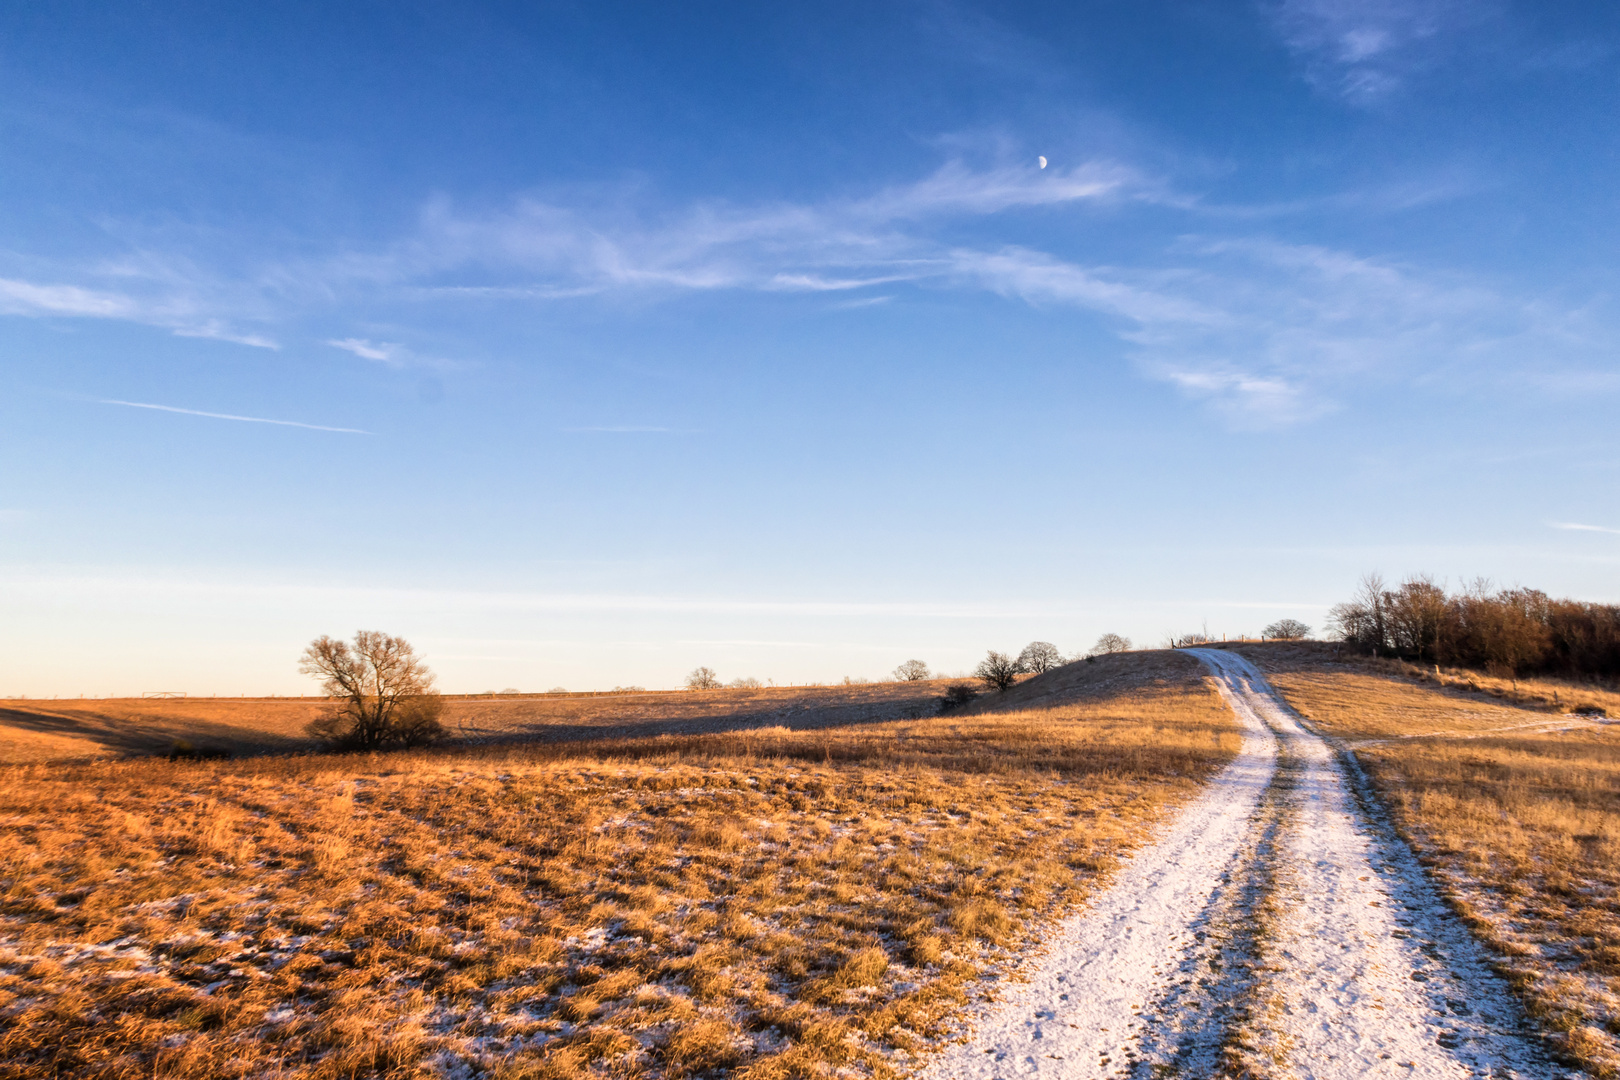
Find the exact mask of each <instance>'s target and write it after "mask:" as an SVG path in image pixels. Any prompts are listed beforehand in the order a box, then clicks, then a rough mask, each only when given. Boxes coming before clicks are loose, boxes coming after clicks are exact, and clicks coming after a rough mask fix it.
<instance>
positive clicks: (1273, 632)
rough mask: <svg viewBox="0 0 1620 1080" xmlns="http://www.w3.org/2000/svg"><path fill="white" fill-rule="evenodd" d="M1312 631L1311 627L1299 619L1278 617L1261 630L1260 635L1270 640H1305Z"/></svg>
mask: <svg viewBox="0 0 1620 1080" xmlns="http://www.w3.org/2000/svg"><path fill="white" fill-rule="evenodd" d="M1310 632H1311V628H1310V627H1308V626H1306V625H1305V624H1304V623H1302V622H1300V621H1299V620H1298V619H1278V620H1277V621H1276V622H1274V623H1272V624H1271V625H1270V626H1268V627H1266V628H1265V629H1264V630H1262V631H1260V636H1261V637H1263V638H1266V639H1268V640H1270V641H1303V640H1304V639H1305V638H1306V637H1307V636H1308V635H1309V634H1310Z"/></svg>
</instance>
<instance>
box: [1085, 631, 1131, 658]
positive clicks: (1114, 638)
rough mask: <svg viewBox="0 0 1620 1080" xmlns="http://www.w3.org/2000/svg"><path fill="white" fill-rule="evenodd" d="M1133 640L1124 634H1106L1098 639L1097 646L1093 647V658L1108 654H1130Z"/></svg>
mask: <svg viewBox="0 0 1620 1080" xmlns="http://www.w3.org/2000/svg"><path fill="white" fill-rule="evenodd" d="M1130 651H1131V639H1130V638H1128V637H1125V636H1124V635H1123V634H1104V635H1103V636H1102V637H1100V638H1098V639H1097V644H1095V645H1093V646H1092V647H1091V655H1092V656H1104V655H1107V654H1108V653H1117V652H1130Z"/></svg>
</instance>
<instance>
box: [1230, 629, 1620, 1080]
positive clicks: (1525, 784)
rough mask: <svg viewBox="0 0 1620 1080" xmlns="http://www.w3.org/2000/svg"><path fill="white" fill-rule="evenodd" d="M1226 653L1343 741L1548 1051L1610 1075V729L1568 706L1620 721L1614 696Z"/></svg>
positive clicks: (1586, 688)
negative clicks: (1551, 1032) (1551, 1033)
mask: <svg viewBox="0 0 1620 1080" xmlns="http://www.w3.org/2000/svg"><path fill="white" fill-rule="evenodd" d="M1239 648H1240V651H1242V652H1244V653H1245V654H1246V655H1248V656H1249V657H1250V658H1251V659H1253V660H1255V661H1256V662H1257V663H1259V664H1260V665H1261V667H1262V668H1263V669H1265V670H1266V672H1267V676H1268V678H1270V679H1271V680H1272V682H1273V684H1274V685H1275V686H1276V687H1277V688H1278V689H1279V690H1280V691H1282V692H1283V694H1284V695H1285V696H1286V697H1287V698H1288V700H1289V702H1290V703H1291V704H1292V705H1293V706H1294V707H1295V708H1296V709H1297V710H1298V711H1299V712H1300V713H1302V714H1303V715H1304V716H1305V717H1306V718H1307V719H1308V720H1309V721H1310V722H1311V723H1313V724H1314V725H1315V726H1316V727H1317V728H1318V729H1319V730H1321V731H1322V732H1324V733H1326V734H1328V735H1331V736H1335V737H1337V738H1339V739H1343V740H1345V741H1346V743H1348V744H1349V745H1350V746H1351V747H1353V748H1354V752H1355V755H1356V757H1357V759H1358V760H1359V761H1360V762H1361V764H1362V766H1363V767H1364V768H1365V769H1366V770H1367V772H1368V774H1369V776H1370V777H1371V778H1372V780H1373V782H1374V784H1375V786H1376V787H1377V789H1378V791H1379V793H1380V795H1381V797H1382V798H1383V800H1384V802H1385V804H1386V806H1387V807H1388V808H1389V810H1390V811H1391V813H1392V814H1393V816H1394V818H1395V821H1396V824H1397V826H1398V827H1399V828H1400V829H1401V830H1402V831H1403V833H1404V834H1405V835H1406V836H1407V838H1408V839H1409V840H1410V841H1411V842H1412V843H1413V844H1414V846H1415V847H1416V848H1417V849H1418V851H1419V852H1420V854H1421V855H1423V856H1424V857H1425V859H1426V861H1427V862H1428V864H1429V866H1430V869H1431V871H1432V872H1434V873H1435V874H1436V875H1437V877H1438V878H1439V880H1440V881H1441V883H1442V885H1443V887H1444V888H1445V889H1446V890H1447V891H1448V892H1449V894H1450V899H1451V901H1452V903H1453V904H1454V905H1455V906H1456V907H1457V909H1458V910H1459V911H1460V912H1461V913H1462V914H1463V916H1464V917H1465V918H1466V919H1467V920H1468V922H1469V924H1470V925H1471V926H1472V927H1473V928H1474V931H1475V933H1476V934H1477V935H1478V936H1480V937H1481V938H1482V939H1483V940H1484V941H1485V942H1486V943H1487V944H1489V945H1491V946H1492V947H1493V948H1494V949H1495V950H1496V951H1497V953H1498V954H1499V955H1500V956H1501V957H1502V966H1503V969H1504V971H1505V972H1506V973H1507V974H1508V975H1509V977H1510V979H1511V980H1512V981H1513V983H1514V985H1515V987H1516V988H1517V989H1518V990H1519V992H1520V994H1521V995H1522V996H1523V997H1524V999H1525V1001H1526V1004H1527V1006H1528V1007H1529V1009H1530V1011H1531V1012H1532V1013H1533V1014H1535V1015H1536V1016H1537V1017H1538V1018H1539V1019H1540V1020H1541V1021H1542V1022H1543V1023H1545V1024H1547V1025H1548V1026H1549V1027H1551V1028H1553V1029H1555V1030H1558V1031H1560V1032H1562V1037H1561V1039H1560V1042H1561V1044H1562V1048H1563V1049H1564V1050H1565V1051H1566V1052H1567V1053H1568V1054H1569V1055H1570V1056H1571V1057H1572V1058H1574V1059H1575V1060H1577V1061H1579V1062H1580V1063H1581V1064H1583V1065H1584V1066H1586V1068H1587V1069H1588V1070H1589V1071H1591V1072H1593V1073H1594V1074H1596V1075H1599V1076H1616V1075H1620V1040H1617V1038H1616V1036H1617V1035H1620V725H1617V726H1609V725H1607V724H1605V723H1603V722H1601V721H1596V722H1594V721H1593V720H1588V719H1583V718H1579V717H1575V716H1571V715H1567V714H1566V710H1571V709H1573V708H1575V707H1580V706H1596V707H1599V708H1602V709H1604V710H1605V711H1606V712H1607V713H1608V714H1609V716H1620V693H1617V692H1616V691H1615V688H1613V687H1608V686H1601V685H1597V684H1593V683H1584V684H1577V683H1565V682H1557V681H1551V680H1518V681H1517V682H1513V681H1511V680H1505V679H1492V678H1486V677H1484V676H1480V675H1477V674H1473V673H1467V672H1446V671H1442V672H1440V673H1438V674H1437V673H1436V672H1434V671H1433V669H1432V668H1431V669H1427V670H1425V669H1421V668H1417V667H1413V666H1412V665H1408V664H1402V663H1398V662H1392V661H1370V660H1360V659H1357V660H1346V661H1344V662H1336V661H1335V659H1334V657H1333V653H1332V650H1331V647H1326V646H1320V645H1302V646H1286V645H1276V646H1264V647H1258V648H1255V647H1239Z"/></svg>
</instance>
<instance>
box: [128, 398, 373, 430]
mask: <svg viewBox="0 0 1620 1080" xmlns="http://www.w3.org/2000/svg"><path fill="white" fill-rule="evenodd" d="M101 404H103V405H124V406H127V407H129V408H131V409H156V410H158V411H159V412H172V413H184V414H185V415H186V416H207V417H211V418H213V419H215V420H241V421H242V422H244V423H248V424H275V425H277V426H279V427H299V428H308V429H309V430H311V431H338V432H342V433H343V434H345V435H370V434H371V432H369V431H362V430H361V429H359V428H352V427H327V426H326V425H324V424H305V423H302V422H300V421H298V420H270V419H268V418H266V417H263V416H236V415H234V414H232V413H219V412H203V411H202V410H201V409H180V408H176V407H175V406H173V405H152V404H148V403H147V402H144V401H117V400H115V399H113V398H102V399H101Z"/></svg>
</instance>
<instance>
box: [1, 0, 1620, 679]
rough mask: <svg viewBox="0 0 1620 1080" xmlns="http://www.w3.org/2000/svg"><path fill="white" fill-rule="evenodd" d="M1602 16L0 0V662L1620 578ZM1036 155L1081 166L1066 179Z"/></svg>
mask: <svg viewBox="0 0 1620 1080" xmlns="http://www.w3.org/2000/svg"><path fill="white" fill-rule="evenodd" d="M1617 48H1620V11H1617V9H1615V8H1614V7H1613V6H1612V5H1607V4H1596V3H1592V4H1579V3H1569V4H1559V5H1544V4H1543V5H1531V4H1511V3H1493V2H1490V0H1476V2H1461V0H1458V2H1451V0H1427V2H1422V3H1415V2H1400V0H1336V2H1329V0H1284V2H1267V3H1244V2H1237V0H1234V2H1229V3H1212V2H1211V3H1202V2H1190V0H1189V2H1182V3H1151V2H1131V3H1126V2H1109V3H1089V4H1078V5H1076V4H1061V5H1060V4H1036V3H1028V4H998V5H994V6H986V7H982V8H980V7H973V6H969V5H966V4H929V3H896V4H870V3H866V4H858V5H857V4H847V5H841V4H837V3H818V4H813V5H811V4H805V5H741V4H738V5H721V4H696V5H678V6H671V5H662V4H659V5H653V4H647V5H640V4H629V3H620V4H614V3H593V4H579V5H570V4H528V5H524V4H484V5H476V4H469V3H458V4H432V3H414V4H397V3H396V4H381V3H379V4H372V5H367V4H333V3H324V4H308V5H298V4H286V3H283V4H273V5H263V6H261V7H259V8H257V9H253V10H247V9H243V8H241V6H240V5H196V4H184V3H173V4H163V5H127V4H119V5H115V4H101V5H96V4H73V3H60V4H51V5H33V6H27V5H13V6H11V7H10V8H8V9H6V10H5V11H4V12H0V162H3V165H0V373H3V379H4V383H3V385H4V390H5V392H4V394H0V448H3V449H0V453H3V458H0V460H3V461H4V463H5V468H4V470H3V472H0V608H3V610H4V612H5V618H4V619H3V620H0V656H3V657H4V659H3V660H0V693H26V694H30V695H51V694H78V693H87V694H105V693H138V692H141V691H145V690H170V689H179V690H188V691H190V692H192V693H211V692H218V693H244V692H246V693H261V692H278V693H289V692H298V691H300V690H302V689H306V687H305V682H306V680H303V679H302V678H301V677H300V676H298V675H297V673H296V669H295V660H296V655H297V653H298V651H299V649H300V648H301V646H302V644H303V643H304V642H306V641H307V640H308V639H310V638H311V637H314V636H315V635H317V634H321V633H332V634H348V633H351V632H352V631H353V630H355V629H357V628H361V627H364V628H377V629H385V630H389V631H391V632H395V633H400V634H404V635H406V636H407V637H409V638H411V639H412V640H413V641H414V642H416V643H417V644H418V645H419V646H420V647H421V648H422V649H423V650H424V651H425V652H426V653H427V655H428V657H429V659H430V661H431V662H432V663H433V665H434V666H435V668H436V670H438V671H439V673H440V675H441V684H442V685H443V687H444V688H445V689H447V690H451V691H476V690H483V689H491V688H502V687H506V686H515V687H519V688H523V689H544V688H547V687H551V686H556V685H562V686H566V687H570V688H575V689H587V688H607V687H611V686H613V685H617V684H630V683H635V684H642V685H648V686H668V685H674V684H677V683H678V682H679V681H680V679H681V677H682V676H683V675H684V673H685V672H686V671H688V670H690V669H691V668H692V667H694V666H696V665H698V664H708V665H710V666H712V667H714V668H716V669H717V670H718V671H719V672H720V673H721V675H722V676H723V677H726V678H732V677H736V676H743V675H753V676H756V677H759V678H761V679H766V678H770V679H775V680H776V681H778V682H790V681H799V682H802V681H807V680H832V679H837V678H839V677H841V676H843V675H854V676H874V677H875V676H880V675H882V674H883V673H884V672H886V671H888V670H889V669H891V668H892V667H893V666H894V665H895V664H896V663H898V662H899V661H901V660H904V659H907V658H908V657H913V656H915V657H920V658H922V659H924V660H927V661H929V662H930V663H932V664H933V665H935V666H936V667H937V668H940V669H942V670H946V671H955V670H961V669H964V668H966V667H968V666H970V665H971V664H972V663H973V661H974V660H975V659H976V658H977V657H978V656H979V655H982V653H983V651H984V650H985V649H987V648H1000V649H1009V648H1010V649H1016V648H1018V647H1020V646H1022V645H1023V644H1024V643H1025V642H1027V641H1030V640H1032V639H1044V640H1050V641H1053V642H1056V643H1057V644H1058V645H1059V646H1060V647H1062V648H1064V649H1065V650H1068V651H1073V650H1077V649H1080V648H1083V647H1085V646H1087V645H1089V644H1090V642H1091V641H1093V640H1094V639H1095V638H1096V637H1097V636H1098V634H1100V633H1102V632H1104V631H1110V630H1112V631H1118V632H1122V633H1126V634H1128V635H1130V636H1132V637H1133V638H1136V639H1137V640H1139V641H1144V642H1156V641H1158V640H1160V639H1162V638H1163V637H1164V635H1165V634H1166V633H1167V632H1173V631H1174V632H1181V631H1187V630H1192V629H1198V628H1200V627H1203V626H1206V625H1207V627H1208V629H1209V630H1210V631H1212V632H1230V633H1239V632H1250V633H1254V632H1257V631H1258V630H1259V629H1260V628H1261V627H1262V626H1264V625H1265V624H1266V623H1267V622H1270V621H1272V620H1274V619H1277V618H1280V617H1283V616H1292V617H1296V618H1301V619H1303V620H1304V621H1306V622H1308V623H1312V624H1319V623H1320V622H1321V619H1322V616H1323V613H1324V611H1325V609H1326V607H1327V606H1328V605H1330V604H1331V603H1333V602H1334V601H1336V600H1338V599H1340V598H1342V597H1344V596H1345V595H1346V594H1347V592H1348V591H1349V590H1350V589H1351V588H1352V587H1353V585H1354V583H1355V580H1356V579H1357V577H1359V575H1361V574H1362V573H1364V572H1366V571H1368V570H1374V569H1377V570H1381V571H1383V572H1384V573H1385V574H1386V575H1388V576H1391V577H1399V576H1401V575H1403V574H1406V573H1409V572H1415V571H1427V572H1431V573H1434V574H1436V575H1439V576H1442V577H1446V578H1448V579H1449V580H1451V581H1452V582H1457V581H1459V580H1461V579H1464V578H1473V577H1475V576H1480V575H1482V576H1486V577H1489V578H1491V579H1493V580H1494V581H1497V582H1499V583H1501V584H1525V585H1531V586H1537V587H1541V588H1544V589H1547V590H1548V591H1550V592H1554V593H1557V594H1568V595H1575V596H1578V597H1582V598H1586V599H1593V600H1605V601H1620V561H1617V555H1620V505H1617V499H1616V480H1617V479H1620V476H1617V470H1620V457H1617V455H1616V441H1617V438H1616V434H1615V424H1614V422H1613V417H1614V415H1615V408H1616V405H1617V404H1620V364H1617V363H1616V352H1615V349H1616V344H1617V341H1620V307H1617V300H1616V285H1617V282H1616V274H1615V253H1616V250H1617V240H1620V235H1617V234H1620V214H1617V213H1616V210H1617V206H1616V202H1617V193H1620V185H1617V183H1616V181H1617V179H1620V159H1617V150H1620V125H1617V124H1616V123H1615V121H1614V119H1613V118H1614V117H1615V116H1617V115H1620V101H1617V97H1620V83H1617V80H1616V75H1617V72H1620V52H1617ZM1043 157H1044V158H1045V159H1046V162H1047V164H1046V166H1045V167H1044V168H1042V167H1041V166H1040V163H1039V159H1040V158H1043Z"/></svg>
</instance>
